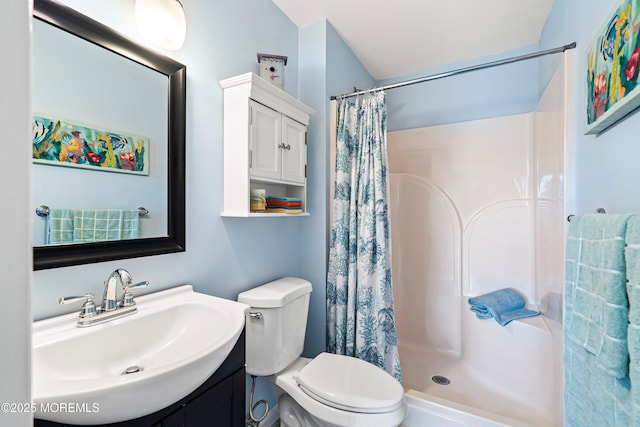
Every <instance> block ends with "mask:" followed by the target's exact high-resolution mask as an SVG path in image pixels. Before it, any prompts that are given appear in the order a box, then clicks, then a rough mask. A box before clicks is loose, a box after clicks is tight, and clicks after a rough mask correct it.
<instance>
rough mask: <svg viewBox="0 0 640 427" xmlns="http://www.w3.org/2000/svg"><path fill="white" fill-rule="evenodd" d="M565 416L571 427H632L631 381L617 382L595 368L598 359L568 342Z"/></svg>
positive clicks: (566, 347) (565, 358) (634, 424)
mask: <svg viewBox="0 0 640 427" xmlns="http://www.w3.org/2000/svg"><path fill="white" fill-rule="evenodd" d="M564 377H565V378H564V414H565V418H566V420H567V421H568V423H569V424H568V425H571V426H572V427H630V426H637V425H639V424H637V423H633V422H632V420H633V418H634V416H637V415H636V414H635V412H634V411H632V407H631V403H630V399H631V393H630V389H631V388H632V387H631V383H630V382H629V378H628V377H625V378H616V377H614V376H612V375H609V374H607V373H606V372H605V371H603V370H602V369H600V368H598V367H597V366H596V362H595V356H594V355H593V354H591V353H589V352H588V351H587V350H585V349H584V348H583V347H582V346H581V345H578V344H576V343H574V342H573V341H571V340H565V346H564Z"/></svg>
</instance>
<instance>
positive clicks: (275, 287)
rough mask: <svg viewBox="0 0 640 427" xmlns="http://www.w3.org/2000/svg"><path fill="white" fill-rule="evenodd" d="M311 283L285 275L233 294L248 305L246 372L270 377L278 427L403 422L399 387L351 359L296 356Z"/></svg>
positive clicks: (387, 426)
mask: <svg viewBox="0 0 640 427" xmlns="http://www.w3.org/2000/svg"><path fill="white" fill-rule="evenodd" d="M310 293H311V283H309V282H307V281H306V280H303V279H298V278H295V277H285V278H282V279H279V280H275V281H273V282H270V283H267V284H265V285H262V286H259V287H257V288H253V289H250V290H248V291H246V292H242V293H241V294H240V295H238V301H239V302H242V303H244V304H247V305H249V306H251V309H250V311H249V315H248V317H247V324H246V358H247V373H248V374H251V375H256V376H269V379H270V381H271V384H272V385H273V387H274V390H275V392H276V395H277V396H278V409H279V412H280V423H281V425H282V426H283V427H321V426H322V427H326V426H339V427H352V426H367V427H391V426H394V427H395V426H398V425H400V423H401V422H402V420H403V419H404V417H405V415H406V412H407V406H406V402H405V399H404V390H403V388H402V385H401V384H400V383H399V382H398V381H396V379H395V378H393V377H392V376H391V375H389V374H388V373H387V372H385V371H384V370H382V369H380V368H378V367H376V366H374V365H372V364H370V363H368V362H365V361H363V360H359V359H356V358H353V357H347V356H340V355H336V354H330V353H321V354H320V355H318V356H317V357H316V358H314V359H307V358H303V357H300V355H301V354H302V348H303V345H304V336H305V330H306V326H307V313H308V311H309V294H310Z"/></svg>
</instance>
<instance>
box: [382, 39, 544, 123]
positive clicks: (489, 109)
mask: <svg viewBox="0 0 640 427" xmlns="http://www.w3.org/2000/svg"><path fill="white" fill-rule="evenodd" d="M536 50H537V46H528V47H526V48H521V49H515V50H511V51H508V52H502V53H500V54H496V55H491V56H486V57H482V58H476V59H474V60H469V61H462V62H457V63H454V64H448V65H446V66H442V67H437V68H430V69H427V70H423V71H420V72H417V73H412V74H408V75H403V76H398V77H394V78H390V79H385V80H380V81H378V82H377V84H378V85H380V86H382V85H387V84H392V83H397V82H403V81H409V80H413V79H416V78H420V77H425V76H432V75H437V74H440V73H444V72H448V71H452V70H458V69H462V68H466V67H470V66H474V65H478V64H485V63H489V62H493V61H498V60H501V59H505V58H510V57H514V56H519V55H524V54H527V53H531V52H534V51H536ZM538 92H539V90H538V61H537V60H527V61H522V62H518V63H514V64H509V65H503V66H499V67H495V68H487V69H484V70H480V71H472V72H469V73H464V74H460V75H457V76H452V77H447V78H443V79H438V80H432V81H429V82H424V83H420V84H415V85H411V86H405V87H401V88H397V89H392V90H389V91H387V109H388V129H389V130H390V131H394V130H401V129H412V128H419V127H425V126H433V125H439V124H446V123H456V122H462V121H467V120H477V119H484V118H488V117H496V116H504V115H508V114H519V113H524V112H528V111H531V110H533V108H534V107H535V105H536V104H537V101H538Z"/></svg>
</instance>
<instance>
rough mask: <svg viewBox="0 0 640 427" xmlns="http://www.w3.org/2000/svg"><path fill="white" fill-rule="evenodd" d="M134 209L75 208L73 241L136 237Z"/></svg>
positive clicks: (136, 223) (137, 216) (136, 221)
mask: <svg viewBox="0 0 640 427" xmlns="http://www.w3.org/2000/svg"><path fill="white" fill-rule="evenodd" d="M138 222H139V214H138V211H136V210H122V209H77V210H75V211H74V220H73V241H74V242H85V243H87V242H100V241H105V240H122V239H135V238H137V237H138Z"/></svg>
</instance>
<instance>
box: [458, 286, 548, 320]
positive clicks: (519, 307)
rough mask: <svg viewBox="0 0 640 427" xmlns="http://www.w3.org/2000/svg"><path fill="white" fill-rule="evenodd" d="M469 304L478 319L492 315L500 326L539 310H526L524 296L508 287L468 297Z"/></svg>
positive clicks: (534, 313) (536, 312) (534, 314)
mask: <svg viewBox="0 0 640 427" xmlns="http://www.w3.org/2000/svg"><path fill="white" fill-rule="evenodd" d="M469 305H470V307H469V308H470V309H471V311H473V312H474V313H475V314H476V317H477V318H478V319H489V318H491V317H493V318H494V319H496V322H498V323H499V324H500V325H501V326H504V325H506V324H508V323H509V322H511V321H512V320H516V319H522V318H524V317H532V316H537V315H539V314H540V312H539V311H533V310H527V309H526V308H525V306H526V303H525V301H524V298H522V297H521V296H520V294H518V293H517V292H516V291H514V290H513V289H509V288H505V289H500V290H499V291H494V292H489V293H488V294H484V295H480V296H477V297H473V298H469Z"/></svg>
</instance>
